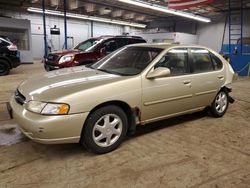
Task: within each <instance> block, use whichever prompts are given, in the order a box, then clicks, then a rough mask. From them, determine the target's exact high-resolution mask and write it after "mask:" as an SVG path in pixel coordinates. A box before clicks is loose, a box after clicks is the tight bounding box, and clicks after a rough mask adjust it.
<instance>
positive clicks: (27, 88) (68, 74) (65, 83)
mask: <svg viewBox="0 0 250 188" xmlns="http://www.w3.org/2000/svg"><path fill="white" fill-rule="evenodd" d="M124 78H126V77H124V76H118V75H114V74H109V73H105V72H101V71H98V70H94V69H90V68H86V67H84V66H79V67H72V68H66V69H61V70H56V71H51V72H48V73H45V74H41V75H38V76H36V77H33V78H30V79H28V80H26V81H24V82H23V83H21V84H20V86H19V87H18V90H19V91H20V93H22V94H23V95H24V96H25V97H26V100H40V101H48V102H50V101H51V102H53V101H54V102H55V101H60V98H63V97H64V96H67V95H69V94H72V93H77V92H79V91H83V90H87V89H91V88H95V87H98V86H103V85H105V84H108V83H113V82H116V81H119V80H122V79H124Z"/></svg>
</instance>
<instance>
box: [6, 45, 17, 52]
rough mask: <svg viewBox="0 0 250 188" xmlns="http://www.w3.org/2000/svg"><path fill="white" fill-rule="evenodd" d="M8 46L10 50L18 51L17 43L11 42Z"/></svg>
mask: <svg viewBox="0 0 250 188" xmlns="http://www.w3.org/2000/svg"><path fill="white" fill-rule="evenodd" d="M7 48H8V49H9V50H10V51H17V46H16V45H15V44H10V45H9V46H7Z"/></svg>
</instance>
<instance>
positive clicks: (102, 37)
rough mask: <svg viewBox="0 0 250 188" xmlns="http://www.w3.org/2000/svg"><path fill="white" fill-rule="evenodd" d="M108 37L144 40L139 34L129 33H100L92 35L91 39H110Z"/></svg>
mask: <svg viewBox="0 0 250 188" xmlns="http://www.w3.org/2000/svg"><path fill="white" fill-rule="evenodd" d="M110 38H125V39H139V40H145V39H143V38H142V37H140V36H130V35H101V36H99V37H93V38H92V39H97V40H98V39H110Z"/></svg>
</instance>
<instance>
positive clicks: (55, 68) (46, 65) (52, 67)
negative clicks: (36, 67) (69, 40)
mask: <svg viewBox="0 0 250 188" xmlns="http://www.w3.org/2000/svg"><path fill="white" fill-rule="evenodd" d="M44 69H45V70H46V71H52V70H57V69H60V67H59V66H55V65H48V64H45V63H44Z"/></svg>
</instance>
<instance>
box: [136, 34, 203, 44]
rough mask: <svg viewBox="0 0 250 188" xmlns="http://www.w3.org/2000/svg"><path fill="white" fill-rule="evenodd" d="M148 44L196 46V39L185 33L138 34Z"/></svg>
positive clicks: (194, 36)
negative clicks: (163, 43) (176, 43)
mask: <svg viewBox="0 0 250 188" xmlns="http://www.w3.org/2000/svg"><path fill="white" fill-rule="evenodd" d="M140 36H142V37H143V38H144V39H146V40H147V41H148V42H153V41H154V40H157V42H179V43H181V44H197V42H198V38H197V36H196V35H192V34H187V33H143V34H140Z"/></svg>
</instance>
